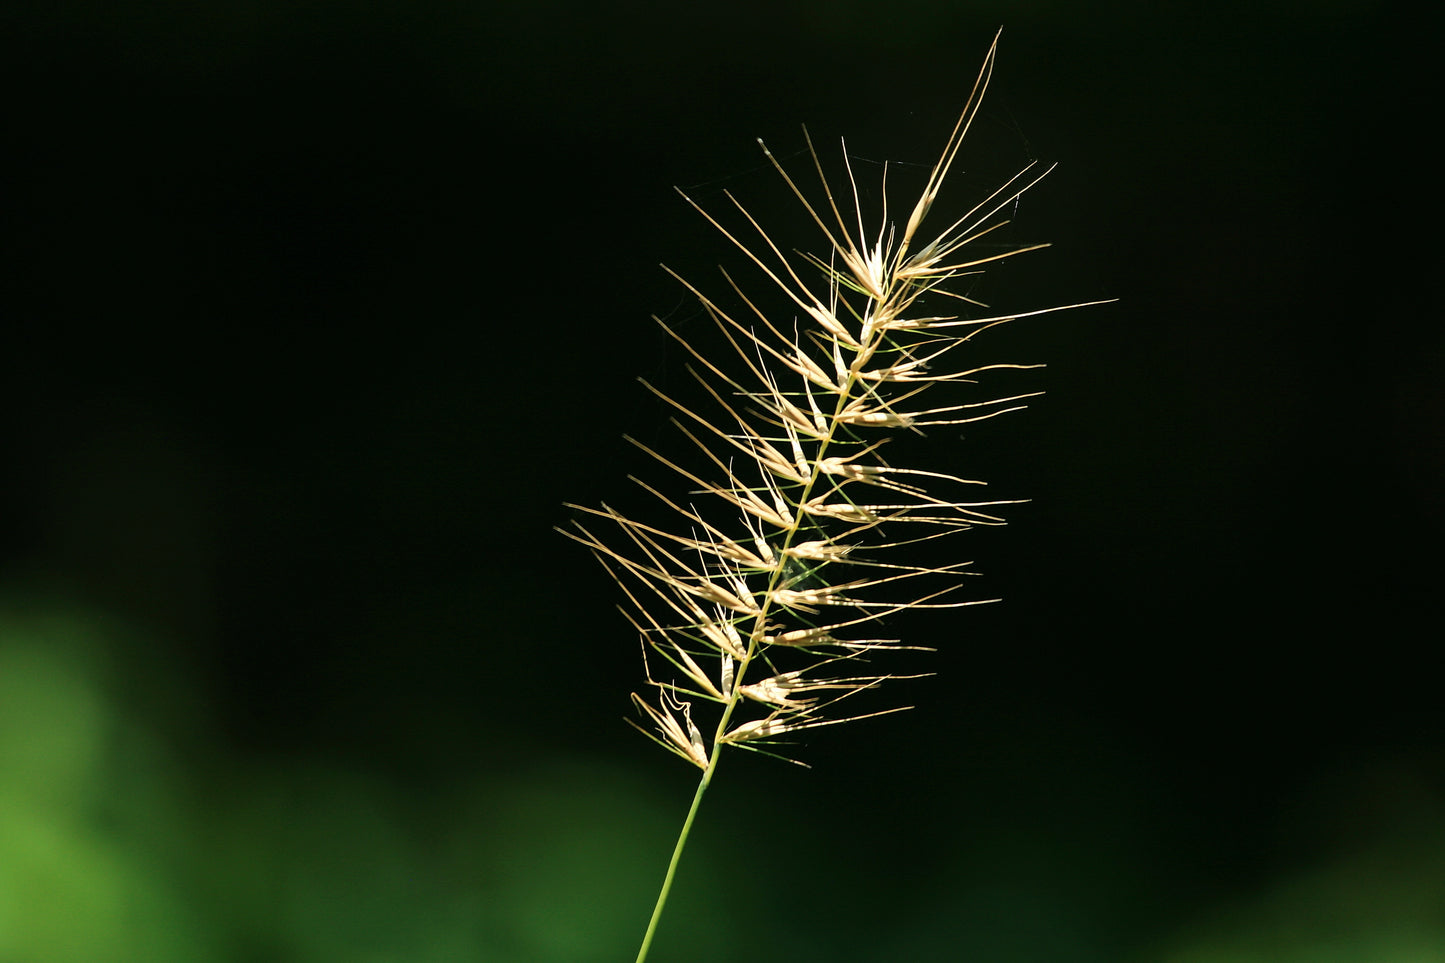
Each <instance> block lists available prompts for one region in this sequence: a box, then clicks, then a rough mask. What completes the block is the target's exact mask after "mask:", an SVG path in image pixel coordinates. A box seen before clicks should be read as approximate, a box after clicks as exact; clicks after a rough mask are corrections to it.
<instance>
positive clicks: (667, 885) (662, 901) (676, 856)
mask: <svg viewBox="0 0 1445 963" xmlns="http://www.w3.org/2000/svg"><path fill="white" fill-rule="evenodd" d="M721 755H722V746H721V745H719V744H714V746H713V751H712V759H710V760H708V764H707V768H706V769H704V770H703V771H702V779H701V780H700V781H699V782H698V784H697V792H695V793H693V795H692V807H691V808H690V809H688V811H687V818H686V819H684V820H683V821H682V832H680V833H678V836H677V845H676V846H674V847H673V848H672V861H671V862H669V863H668V864H667V875H666V876H664V877H663V878H662V889H661V890H660V891H659V892H658V894H657V905H656V906H654V907H653V908H652V919H650V920H648V922H647V934H646V935H645V936H643V937H642V947H641V948H640V949H639V950H638V951H637V963H642V961H643V960H645V959H647V951H648V950H649V949H651V948H652V937H653V935H654V934H655V933H656V932H657V921H658V920H660V919H662V908H663V906H665V905H666V904H667V894H668V893H669V892H671V890H672V878H673V877H674V876H676V875H677V864H678V863H679V862H681V861H682V850H683V847H685V846H686V845H687V835H688V833H690V832H692V821H693V820H694V819H696V818H697V811H698V809H699V808H700V807H701V806H702V794H703V793H705V792H707V787H708V783H710V782H712V774H713V773H714V772H716V771H717V761H718V758H719V757H720V756H721Z"/></svg>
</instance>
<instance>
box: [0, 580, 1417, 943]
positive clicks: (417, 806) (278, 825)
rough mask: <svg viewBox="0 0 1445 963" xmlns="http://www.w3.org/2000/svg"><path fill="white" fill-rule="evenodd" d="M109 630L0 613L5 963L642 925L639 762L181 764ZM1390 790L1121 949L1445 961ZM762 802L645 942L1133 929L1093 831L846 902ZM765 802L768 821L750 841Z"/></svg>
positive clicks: (806, 847) (658, 827)
mask: <svg viewBox="0 0 1445 963" xmlns="http://www.w3.org/2000/svg"><path fill="white" fill-rule="evenodd" d="M116 633H117V630H116V628H115V626H113V625H109V624H107V623H106V622H105V621H104V620H102V619H99V618H97V617H94V616H92V615H87V614H83V613H79V612H76V613H45V612H40V613H36V612H34V611H33V610H32V611H30V612H25V611H22V610H21V609H19V608H17V607H16V606H13V605H11V606H0V961H4V963H94V961H98V960H105V961H130V960H135V961H142V960H143V961H146V963H170V961H176V963H182V961H184V963H210V961H215V963H241V961H251V960H258V961H259V960H266V961H272V963H343V961H345V963H393V961H395V963H402V961H406V963H427V961H437V963H440V961H460V960H475V961H488V963H491V961H495V963H564V961H565V963H589V961H598V963H601V961H605V960H615V959H619V958H622V957H623V956H625V955H626V952H627V950H628V948H629V947H630V946H631V945H632V943H633V941H634V940H635V939H636V937H637V932H638V930H639V926H640V924H641V921H642V920H643V919H644V914H645V910H646V907H647V905H648V903H649V901H650V899H651V896H652V888H653V887H654V886H655V884H656V878H655V877H656V874H657V872H658V871H659V868H660V866H661V865H662V857H663V856H664V855H665V852H666V847H667V845H668V844H669V839H670V836H671V834H672V832H673V830H674V826H673V821H674V820H675V818H676V817H677V810H678V806H677V802H678V800H676V799H669V798H667V794H666V793H659V792H657V791H655V790H654V789H653V788H652V787H650V785H649V784H648V782H647V781H646V779H645V778H644V777H641V776H639V775H637V774H632V773H627V772H624V771H620V770H618V769H617V768H615V767H611V766H608V765H604V764H601V763H596V762H592V763H583V762H577V761H573V762H566V761H563V760H561V759H559V758H557V757H549V758H545V759H542V760H539V761H538V762H537V763H536V764H535V765H530V766H525V767H518V768H514V769H512V770H511V771H506V772H493V773H480V774H478V775H477V776H476V778H475V779H467V780H463V781H462V783H460V784H458V785H457V786H456V787H454V788H452V789H451V790H449V791H447V792H445V793H444V794H424V793H416V792H408V791H406V790H405V789H404V788H403V787H401V786H399V785H398V784H397V783H396V782H394V781H389V780H387V779H384V778H381V777H379V776H378V775H376V774H374V773H373V774H367V773H364V772H361V771H357V770H354V769H350V768H347V767H344V766H342V765H339V764H336V763H334V762H328V761H326V760H324V759H321V758H305V757H299V756H292V757H285V758H279V757H278V758H275V759H271V760H269V761H268V760H259V761H258V760H256V759H245V758H242V757H241V756H240V755H236V756H234V757H231V758H227V757H226V756H225V755H224V750H221V749H219V748H218V747H215V746H212V747H211V748H212V750H213V752H216V753H221V755H213V756H212V758H210V759H209V760H208V761H206V762H204V763H201V764H197V763H195V762H194V761H186V759H187V756H186V753H185V752H184V751H183V750H181V749H179V748H178V744H179V743H180V742H183V741H184V737H183V733H182V732H181V731H179V730H178V731H172V732H163V731H153V730H150V729H148V728H147V724H146V722H145V720H146V719H148V718H154V717H155V714H154V712H153V711H150V710H148V709H147V708H146V707H145V705H144V704H143V703H144V702H146V701H147V700H149V699H153V698H162V699H163V698H165V695H164V692H159V691H158V692H149V693H147V692H145V691H143V690H142V691H140V692H135V691H132V692H131V693H130V694H129V695H127V694H125V693H124V692H122V691H121V688H122V687H120V686H118V685H117V680H118V679H120V678H122V677H123V676H124V673H123V672H121V671H119V670H118V668H117V666H118V662H117V660H118V658H119V655H120V653H121V650H120V649H118V648H117V645H116V642H117V638H118V636H117V634H116ZM190 723H191V724H192V725H194V726H199V727H202V728H204V726H205V725H206V721H205V720H203V719H192V720H190ZM1386 796H1387V797H1388V799H1389V800H1390V801H1389V802H1388V803H1387V804H1385V808H1384V809H1383V810H1382V813H1383V816H1382V818H1381V819H1379V820H1376V821H1374V822H1372V823H1371V826H1372V827H1373V828H1371V829H1370V830H1369V831H1368V832H1365V833H1363V834H1361V833H1347V834H1346V835H1347V836H1348V837H1349V839H1350V842H1349V843H1348V844H1347V845H1342V847H1340V848H1339V851H1338V852H1337V853H1336V854H1335V855H1334V856H1332V857H1330V858H1329V859H1327V860H1325V861H1322V862H1320V863H1319V864H1318V865H1317V866H1316V868H1315V869H1313V870H1310V871H1296V872H1293V873H1289V874H1284V875H1282V876H1281V877H1280V878H1279V879H1278V880H1276V881H1275V882H1273V883H1266V884H1265V885H1262V886H1261V887H1260V888H1259V890H1258V891H1257V892H1255V893H1254V894H1253V895H1250V894H1249V893H1235V894H1233V895H1231V896H1229V897H1228V898H1226V899H1222V900H1221V901H1219V904H1218V905H1217V906H1215V907H1214V908H1212V909H1211V908H1208V907H1206V908H1204V909H1202V910H1200V909H1197V908H1196V909H1193V910H1191V911H1190V914H1191V916H1192V920H1193V922H1190V923H1187V924H1186V925H1185V926H1183V927H1182V928H1180V929H1179V930H1178V931H1177V932H1174V933H1172V934H1162V935H1161V937H1160V939H1159V940H1158V941H1157V943H1156V945H1155V947H1154V948H1153V949H1150V950H1148V951H1147V952H1145V953H1142V954H1140V953H1137V952H1131V953H1128V954H1126V956H1125V957H1124V958H1128V959H1138V960H1141V961H1143V960H1147V961H1151V963H1255V961H1260V963H1262V961H1266V960H1268V961H1271V963H1279V961H1284V963H1294V961H1300V963H1305V961H1309V963H1435V961H1440V960H1445V820H1442V819H1441V814H1440V812H1439V810H1438V806H1437V805H1436V803H1435V802H1434V801H1433V800H1431V799H1430V798H1429V796H1428V794H1412V793H1411V792H1394V791H1391V792H1388V793H1386ZM1402 800H1403V802H1402ZM1411 800H1413V802H1411ZM770 803H771V800H770V798H769V797H765V796H748V795H746V794H744V795H741V796H739V795H737V794H734V795H733V796H726V797H720V798H719V800H718V805H717V806H716V807H715V808H714V810H713V811H712V812H710V814H709V815H710V816H711V817H712V819H713V820H715V823H714V824H713V825H712V826H711V827H710V829H709V830H708V831H706V832H704V833H703V835H702V837H701V838H700V840H699V849H698V851H697V852H696V853H695V854H694V856H695V858H694V859H693V860H692V861H691V862H690V863H689V864H688V866H687V868H686V877H687V885H686V887H684V888H683V890H682V894H681V898H680V900H679V903H678V907H677V910H678V915H677V918H676V919H675V920H674V921H672V922H671V924H670V926H669V928H668V931H667V933H666V934H665V936H666V938H665V939H664V940H663V941H662V945H661V946H660V947H659V951H660V955H661V956H662V957H663V958H670V959H688V960H694V961H713V960H716V961H723V960H731V959H738V958H739V956H738V954H737V947H736V944H735V943H734V939H735V935H734V934H735V923H734V921H736V920H739V919H744V918H748V919H754V920H755V922H752V923H750V924H749V928H750V929H751V930H752V932H754V933H755V934H756V933H759V932H762V933H765V934H766V939H767V942H768V943H769V944H770V945H772V946H774V947H777V948H779V949H780V951H782V950H786V953H787V955H788V957H789V958H792V959H804V960H818V961H825V960H828V961H838V960H859V961H864V960H890V961H891V960H943V959H960V958H967V959H975V960H988V961H1015V960H1017V961H1023V960H1036V959H1043V958H1047V959H1050V960H1055V961H1061V963H1067V961H1075V960H1077V961H1095V960H1100V961H1102V960H1105V959H1119V958H1121V957H1120V956H1119V955H1115V954H1113V953H1111V951H1110V948H1111V947H1113V948H1115V949H1119V950H1122V949H1123V948H1124V947H1126V946H1128V944H1129V942H1130V941H1129V939H1127V938H1126V937H1124V936H1123V935H1122V934H1117V933H1114V934H1110V933H1108V932H1106V930H1107V928H1108V926H1109V923H1108V921H1109V920H1110V919H1111V918H1117V914H1118V907H1113V906H1109V905H1108V903H1109V901H1110V900H1122V899H1125V898H1126V897H1125V895H1124V894H1125V893H1126V891H1127V890H1126V887H1122V886H1121V885H1120V884H1119V882H1118V881H1117V880H1116V879H1113V877H1114V876H1117V874H1118V873H1119V872H1120V871H1121V868H1120V867H1119V866H1113V867H1111V866H1110V865H1108V858H1107V857H1106V856H1104V855H1102V854H1104V853H1105V852H1106V850H1105V849H1104V848H1101V849H1100V850H1099V853H1100V854H1101V855H1100V859H1099V862H1098V866H1097V870H1098V874H1099V876H1098V879H1097V880H1096V881H1095V882H1094V884H1089V883H1088V882H1087V881H1083V880H1077V879H1074V880H1070V879H1067V878H1066V876H1064V875H1061V864H1059V862H1058V854H1057V853H1054V854H1053V857H1052V858H1051V856H1050V853H1049V850H1048V847H1047V846H1045V847H1040V846H1039V845H1038V840H1037V839H1030V838H1029V837H1028V836H1027V834H1026V833H1024V832H1023V831H1022V830H1023V829H1024V827H1016V828H1015V832H1016V833H1017V835H1015V836H1013V837H1008V836H1005V837H1001V838H1000V841H999V842H998V843H997V844H996V845H995V846H994V848H993V851H979V852H976V853H973V854H970V853H968V852H966V851H961V850H959V849H957V848H956V847H957V845H958V843H957V841H956V840H939V841H937V843H938V846H939V847H940V850H941V851H944V852H945V855H944V856H943V862H944V865H943V866H942V867H941V871H940V872H938V873H936V874H935V879H936V882H935V883H934V884H933V885H932V886H931V887H930V888H929V889H928V893H929V895H928V897H927V899H925V900H924V901H921V902H915V903H914V904H912V905H908V906H899V905H890V904H889V903H888V901H887V899H886V898H884V899H880V900H877V901H874V902H873V904H872V907H871V910H870V912H873V913H874V914H876V915H875V916H874V917H873V918H871V919H869V918H868V914H866V913H861V911H860V916H861V919H860V918H853V917H851V916H850V917H849V918H848V919H840V918H837V917H836V914H837V913H838V912H839V909H838V908H837V907H831V908H830V907H826V906H818V905H815V904H814V903H813V902H811V901H810V899H809V897H808V894H807V888H808V885H809V884H808V881H807V874H808V873H809V872H810V871H811V869H810V864H812V863H815V862H816V860H817V858H818V853H819V852H822V851H826V848H827V846H828V845H829V843H828V841H827V840H808V839H806V835H807V833H808V826H809V824H810V819H809V818H808V817H807V815H806V813H802V812H788V811H776V812H772V811H769V807H770ZM1328 810H1329V807H1328V805H1326V806H1325V812H1326V817H1328V816H1329V812H1328ZM1346 811H1350V812H1353V811H1354V810H1353V809H1351V808H1350V807H1343V808H1342V809H1341V813H1344V812H1346ZM885 815H886V814H885ZM1342 818H1343V817H1342ZM757 820H766V821H767V822H769V823H770V825H771V832H774V833H779V834H781V838H779V839H777V840H775V841H774V843H773V844H772V845H767V844H762V843H760V842H759V841H758V840H757V839H754V838H752V837H753V834H752V833H750V832H748V826H749V824H751V823H753V822H755V821H757ZM1101 827H1102V824H1101ZM1116 828H1117V827H1116ZM740 831H742V832H744V833H745V835H747V836H748V837H749V839H750V841H748V842H746V843H744V842H743V837H740V836H739V835H738V833H739V832H740ZM960 832H961V833H964V832H966V829H965V828H964V827H960ZM1010 838H1012V841H1011V842H1010V841H1009V840H1010ZM950 847H955V848H950ZM845 857H846V854H845ZM834 858H838V857H834ZM845 862H846V859H845ZM852 862H853V865H854V869H853V870H851V872H853V873H856V874H858V876H857V878H856V879H854V878H851V877H849V876H848V875H847V873H848V872H849V871H846V870H844V871H841V872H843V874H844V875H843V876H842V877H841V878H842V880H843V883H844V885H857V886H858V887H860V891H859V893H858V896H859V898H860V899H864V900H869V893H868V892H866V891H864V890H862V889H861V888H863V887H866V888H876V889H877V891H878V895H879V896H885V894H886V893H887V891H888V890H890V889H891V888H893V887H894V886H895V885H896V880H895V883H890V881H889V880H888V879H886V878H882V877H879V876H877V875H870V874H868V865H869V862H870V860H868V859H864V860H862V861H861V862H858V861H856V860H855V861H852ZM883 862H885V863H886V860H883ZM841 865H842V864H841V863H840V866H841ZM1122 871H1123V872H1125V873H1126V874H1127V873H1129V872H1132V871H1133V870H1130V869H1129V868H1128V867H1124V868H1123V870H1122ZM897 879H898V880H901V879H903V877H901V876H900V877H897ZM824 889H826V887H824ZM1091 889H1092V890H1093V891H1094V892H1092V893H1090V892H1089V891H1090V890H1091ZM1099 892H1102V893H1103V894H1105V895H1104V898H1103V901H1102V902H1100V901H1099V900H1098V899H1097V898H1096V899H1095V900H1094V901H1093V902H1092V903H1091V902H1090V898H1089V897H1090V896H1091V895H1092V896H1094V897H1097V896H1098V893H1099ZM1090 907H1093V908H1092V909H1091V908H1090ZM830 916H832V917H833V918H832V919H830ZM757 921H761V922H757ZM684 948H685V949H684ZM764 955H768V954H764Z"/></svg>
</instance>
